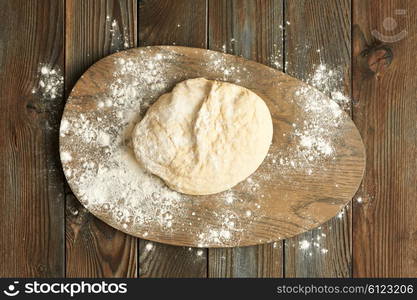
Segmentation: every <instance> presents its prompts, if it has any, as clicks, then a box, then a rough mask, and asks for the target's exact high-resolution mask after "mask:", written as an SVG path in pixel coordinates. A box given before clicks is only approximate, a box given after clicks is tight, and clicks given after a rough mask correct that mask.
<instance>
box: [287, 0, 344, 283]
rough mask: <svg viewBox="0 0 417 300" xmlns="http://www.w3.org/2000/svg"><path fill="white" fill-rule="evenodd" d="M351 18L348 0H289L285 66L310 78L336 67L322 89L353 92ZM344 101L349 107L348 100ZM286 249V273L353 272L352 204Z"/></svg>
mask: <svg viewBox="0 0 417 300" xmlns="http://www.w3.org/2000/svg"><path fill="white" fill-rule="evenodd" d="M350 22H351V7H350V1H349V0H341V1H332V0H322V1H314V0H308V1H302V0H295V1H285V60H286V63H285V71H286V72H287V73H288V74H289V75H291V76H294V77H296V78H299V79H302V80H305V81H308V80H309V78H310V77H311V74H313V73H314V71H315V69H316V68H317V66H318V65H320V64H323V65H325V66H326V67H327V70H328V71H329V70H338V71H339V72H340V76H339V77H340V79H341V80H340V82H337V81H336V82H335V83H334V86H332V87H331V88H328V86H325V89H324V90H323V88H322V90H323V91H324V92H327V93H331V92H332V91H340V92H342V93H343V94H344V95H346V96H350V94H351V88H350V86H351V80H350V74H351V70H350V65H351V58H350V48H351V37H350V29H351V25H350V24H351V23H350ZM336 78H337V77H336ZM343 79H344V80H343ZM332 85H333V84H332ZM318 88H319V89H320V86H319V87H318ZM342 104H344V105H343V108H344V109H345V110H346V111H347V112H350V106H351V105H350V102H347V103H342ZM284 249H285V277H349V276H350V275H351V209H350V208H349V209H347V211H345V212H344V213H343V215H340V217H336V218H333V219H331V220H330V221H328V222H326V223H325V224H323V225H322V226H321V227H320V228H318V229H314V230H312V231H309V232H307V233H304V234H301V235H299V236H297V237H294V238H292V239H288V240H286V241H285V248H284Z"/></svg>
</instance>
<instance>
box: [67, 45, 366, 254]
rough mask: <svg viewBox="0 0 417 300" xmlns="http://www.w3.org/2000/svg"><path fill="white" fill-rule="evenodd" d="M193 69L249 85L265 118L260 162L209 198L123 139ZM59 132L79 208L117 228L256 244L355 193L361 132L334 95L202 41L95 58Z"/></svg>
mask: <svg viewBox="0 0 417 300" xmlns="http://www.w3.org/2000/svg"><path fill="white" fill-rule="evenodd" d="M196 77H205V78H208V79H216V80H223V81H229V82H233V83H236V84H239V85H242V86H244V87H246V88H249V89H251V90H252V91H254V92H255V93H257V94H258V96H260V97H262V99H264V101H265V102H266V104H267V105H268V107H269V109H270V111H271V114H272V117H273V123H274V137H273V143H272V146H271V148H270V151H269V153H268V155H267V158H266V159H265V161H264V163H263V164H262V165H261V167H260V168H259V169H258V171H257V172H255V173H254V174H253V175H252V176H251V177H249V178H248V179H247V180H245V181H244V182H242V183H240V184H238V185H237V186H236V187H234V188H232V189H230V190H228V191H225V192H223V193H220V194H216V195H210V196H185V195H183V194H179V193H176V192H174V191H172V190H170V189H169V188H167V187H166V186H165V184H164V183H163V182H162V181H161V180H160V179H158V178H157V177H155V176H152V175H150V174H147V173H146V172H144V170H142V169H141V167H140V166H139V164H138V163H137V162H136V160H135V158H134V155H133V151H132V145H131V140H130V136H131V131H132V129H133V126H134V125H135V124H136V123H137V122H138V121H139V120H140V119H141V118H142V117H143V115H144V113H145V112H146V110H147V108H148V107H149V106H150V105H151V104H152V103H153V102H154V101H155V100H156V99H157V98H158V97H159V96H160V95H161V94H163V93H166V92H168V91H170V90H171V89H172V87H173V86H174V85H175V84H176V83H178V82H180V81H182V80H185V79H189V78H196ZM60 134H61V138H60V152H61V160H62V163H63V167H64V172H65V175H66V177H67V179H68V182H69V184H70V186H71V188H72V189H73V191H74V193H75V195H76V196H77V197H78V198H79V199H80V201H81V202H82V203H83V205H84V206H86V207H87V208H88V209H89V210H90V211H91V212H92V213H93V214H94V215H96V216H98V217H100V218H101V219H103V220H104V221H106V222H107V223H109V224H110V225H112V226H114V227H115V228H117V229H120V230H122V231H125V232H127V233H130V234H133V235H135V236H138V237H142V238H145V239H150V240H155V241H159V242H165V243H171V244H176V245H186V246H200V247H230V246H243V245H253V244H258V243H265V242H270V241H274V240H278V239H281V238H287V237H290V236H293V235H296V234H298V233H301V232H304V231H306V230H309V229H311V228H314V227H316V226H318V225H319V224H321V223H322V222H324V221H326V220H327V219H329V218H330V217H332V216H334V215H336V214H337V213H338V212H339V211H340V209H342V208H343V206H344V205H345V204H346V203H347V202H348V201H349V200H350V199H351V198H352V196H353V194H354V193H355V191H356V189H357V187H358V185H359V183H360V181H361V178H362V174H363V168H364V151H363V145H362V142H361V139H360V136H359V134H358V132H357V130H356V128H355V127H354V125H353V123H352V122H351V120H350V119H349V117H348V116H347V115H346V114H345V113H344V112H342V110H341V109H340V108H339V107H338V105H337V104H336V103H335V102H333V101H331V100H330V99H328V98H327V97H326V96H324V95H322V94H321V93H319V92H318V91H317V90H315V89H312V88H311V87H309V86H307V85H305V84H303V83H301V82H300V81H298V80H296V79H294V78H291V77H289V76H287V75H285V74H283V73H281V72H279V71H276V70H273V69H270V68H268V67H265V66H263V65H260V64H257V63H254V62H250V61H247V60H244V59H242V58H238V57H234V56H231V55H225V54H222V53H218V52H213V51H207V50H202V49H193V48H183V47H168V46H166V47H148V48H138V49H132V50H128V51H123V52H119V53H117V54H115V55H111V56H109V57H107V58H105V59H103V60H101V61H100V62H98V63H97V64H95V65H94V66H93V67H91V68H90V69H89V70H88V71H87V72H86V73H85V74H84V75H83V77H82V78H81V79H80V80H79V81H78V83H77V84H76V86H75V88H74V89H73V91H72V92H71V95H70V97H69V99H68V102H67V105H66V108H65V112H64V116H63V120H62V122H61V131H60Z"/></svg>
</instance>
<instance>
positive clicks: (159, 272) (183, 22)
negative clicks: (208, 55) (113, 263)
mask: <svg viewBox="0 0 417 300" xmlns="http://www.w3.org/2000/svg"><path fill="white" fill-rule="evenodd" d="M206 9H207V3H206V1H205V0H195V1H187V0H179V1H164V0H152V1H149V0H146V1H141V2H140V5H139V45H141V46H148V45H172V44H175V45H182V46H193V47H203V48H205V47H206V40H207V33H206V25H207V24H206V22H207V14H206ZM147 243H148V242H147V241H142V240H140V242H139V251H140V255H139V266H140V267H139V271H140V272H139V276H140V277H206V276H207V260H206V259H202V257H203V258H205V257H207V251H206V250H205V249H204V250H201V251H202V253H200V252H198V253H199V254H201V256H199V255H196V253H197V251H198V250H197V249H192V250H191V251H188V250H187V251H185V250H184V248H181V247H175V246H171V245H165V244H156V243H155V245H157V246H155V247H154V248H153V249H152V250H151V251H144V249H146V246H145V245H146V244H147ZM173 257H175V259H173Z"/></svg>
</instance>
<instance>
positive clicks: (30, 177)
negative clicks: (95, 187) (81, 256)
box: [0, 0, 65, 277]
mask: <svg viewBox="0 0 417 300" xmlns="http://www.w3.org/2000/svg"><path fill="white" fill-rule="evenodd" d="M63 15H64V1H55V0H51V1H0V90H1V93H0V156H1V162H0V170H1V171H0V205H1V212H0V220H1V226H0V277H62V276H63V275H64V268H65V265H64V255H65V252H64V240H63V237H64V209H63V205H64V184H63V182H64V181H63V174H62V171H61V167H60V163H59V153H58V145H57V143H56V141H57V140H58V128H59V119H60V115H61V112H62V109H63V98H62V96H61V93H60V92H58V97H56V98H55V99H51V98H50V97H45V96H44V95H43V94H42V91H39V90H38V88H39V80H40V79H39V72H40V68H41V66H43V65H46V66H48V67H50V68H54V69H56V70H58V69H59V70H60V72H62V70H63V66H64V55H63V54H64V47H63V39H64V36H63V32H64V31H63V29H64V25H63V24H64V23H63V22H64V19H63ZM61 89H62V86H58V90H61ZM32 90H33V91H34V93H32Z"/></svg>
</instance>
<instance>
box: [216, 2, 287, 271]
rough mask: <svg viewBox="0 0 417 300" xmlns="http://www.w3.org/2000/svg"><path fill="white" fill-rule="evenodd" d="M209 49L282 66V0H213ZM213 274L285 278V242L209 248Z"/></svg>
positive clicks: (273, 65)
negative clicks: (283, 273)
mask: <svg viewBox="0 0 417 300" xmlns="http://www.w3.org/2000/svg"><path fill="white" fill-rule="evenodd" d="M208 14H209V23H208V25H209V26H208V28H209V48H210V49H213V50H218V51H224V52H228V53H231V54H235V55H241V56H244V57H246V58H248V59H252V60H256V61H258V62H261V63H264V64H266V65H269V66H272V67H276V68H280V67H281V66H282V62H283V61H282V55H281V53H282V46H283V43H282V36H283V35H282V33H283V32H282V30H281V29H280V26H282V20H283V18H282V1H281V0H263V1H252V0H245V1H237V0H235V1H227V0H210V1H209V5H208ZM208 268H209V269H208V273H209V277H281V276H282V242H280V241H278V242H275V243H272V244H266V245H260V246H254V247H241V248H233V249H221V248H220V249H209V262H208Z"/></svg>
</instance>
